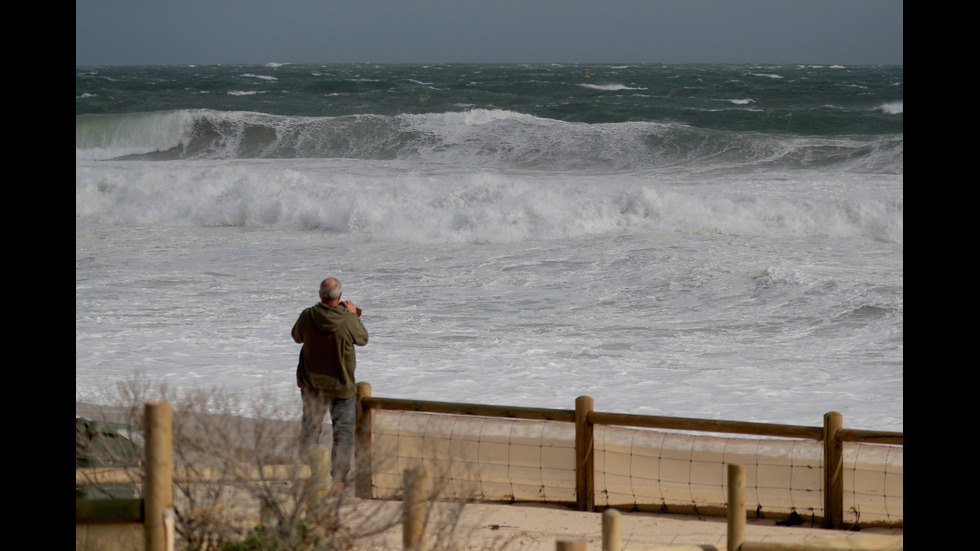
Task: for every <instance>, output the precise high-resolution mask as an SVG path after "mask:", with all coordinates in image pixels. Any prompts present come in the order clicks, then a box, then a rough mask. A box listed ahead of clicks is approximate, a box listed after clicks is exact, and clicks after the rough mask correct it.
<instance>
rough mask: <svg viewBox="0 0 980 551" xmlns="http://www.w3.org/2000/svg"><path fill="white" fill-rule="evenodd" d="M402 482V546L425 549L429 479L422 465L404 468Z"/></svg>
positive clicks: (415, 550) (414, 550)
mask: <svg viewBox="0 0 980 551" xmlns="http://www.w3.org/2000/svg"><path fill="white" fill-rule="evenodd" d="M403 476H404V479H403V482H402V487H403V492H404V497H403V498H402V500H403V501H402V548H403V549H404V550H405V551H425V548H426V537H425V524H426V517H427V516H428V514H429V496H428V493H429V488H428V486H429V480H428V476H427V475H426V473H425V469H423V468H422V467H416V468H414V469H406V470H405V472H404V475H403Z"/></svg>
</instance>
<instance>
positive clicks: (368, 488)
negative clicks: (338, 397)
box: [354, 383, 374, 499]
mask: <svg viewBox="0 0 980 551" xmlns="http://www.w3.org/2000/svg"><path fill="white" fill-rule="evenodd" d="M370 397H371V385H370V384H369V383H357V424H356V429H355V434H356V437H355V449H354V457H356V458H357V465H356V468H355V470H354V476H355V480H354V495H356V496H357V497H359V498H361V499H373V498H374V488H373V487H372V486H373V480H372V476H373V471H374V456H373V455H372V450H371V448H372V446H371V443H372V441H373V439H374V435H373V430H374V423H373V420H372V413H371V408H367V407H364V404H363V402H362V400H364V398H370Z"/></svg>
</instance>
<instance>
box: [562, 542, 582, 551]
mask: <svg viewBox="0 0 980 551" xmlns="http://www.w3.org/2000/svg"><path fill="white" fill-rule="evenodd" d="M555 549H556V550H557V551H586V549H587V547H586V545H585V540H558V541H557V542H555Z"/></svg>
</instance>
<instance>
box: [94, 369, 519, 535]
mask: <svg viewBox="0 0 980 551" xmlns="http://www.w3.org/2000/svg"><path fill="white" fill-rule="evenodd" d="M152 400H165V401H168V402H170V403H171V406H172V410H173V441H174V458H173V459H174V513H175V521H176V523H175V526H176V531H177V534H178V537H179V540H178V541H179V544H180V547H179V548H182V549H185V550H188V551H191V550H194V551H214V550H220V551H259V550H268V551H279V550H291V551H292V550H295V551H321V550H322V551H326V550H330V551H343V550H349V549H353V548H355V546H358V544H359V542H360V543H366V542H371V541H376V542H380V541H388V542H390V541H392V538H393V535H394V536H395V537H397V539H396V540H395V541H398V542H400V541H401V539H400V537H401V533H402V528H401V527H402V518H403V510H402V504H401V503H400V502H391V501H384V500H365V499H358V498H357V497H355V496H354V494H353V488H351V487H347V488H346V489H344V490H343V491H337V490H334V491H328V490H327V489H328V488H330V487H331V486H330V483H329V480H327V478H328V475H324V476H318V473H320V472H322V469H323V467H320V466H318V465H317V464H316V462H313V464H306V463H305V462H303V461H301V460H300V459H299V456H298V454H297V449H296V442H297V436H298V432H297V431H298V428H297V423H295V422H291V421H284V420H283V419H289V418H294V417H296V416H297V412H296V411H289V412H285V411H280V410H278V409H277V408H276V407H275V406H274V405H273V401H272V400H267V399H260V400H257V401H256V402H255V403H252V404H248V409H247V411H249V412H250V414H249V415H248V416H247V417H242V416H240V415H237V414H236V413H235V412H241V411H246V410H243V408H242V407H241V406H242V404H241V403H239V402H237V401H236V400H235V399H234V398H232V397H229V396H226V395H223V394H222V393H220V392H218V391H214V390H200V391H193V392H189V393H186V394H182V395H177V394H176V393H172V392H169V391H168V389H167V388H166V387H159V386H157V387H153V386H151V385H149V384H148V383H147V381H146V380H145V378H142V377H136V378H134V379H132V380H130V381H127V382H126V383H125V384H122V385H120V386H119V387H118V388H117V389H116V395H115V396H114V398H113V403H116V404H118V406H117V407H114V408H112V411H114V412H117V413H118V418H116V419H114V420H113V422H111V423H108V424H105V423H100V424H96V425H93V424H92V423H85V424H83V423H81V422H79V421H76V468H77V467H113V468H121V469H126V471H125V472H127V473H128V474H129V477H130V478H129V482H130V483H129V484H123V485H119V484H116V485H102V486H99V485H95V484H92V485H90V486H87V487H86V490H85V495H86V497H96V496H97V495H102V496H104V497H113V498H118V497H126V496H127V495H128V496H129V497H139V494H140V492H141V488H142V470H141V469H140V464H141V462H142V460H143V457H142V453H141V451H140V447H141V445H142V435H141V432H140V431H141V427H142V426H143V414H144V406H145V404H146V403H147V402H148V401H152ZM297 407H298V406H297ZM325 432H328V431H325ZM327 439H328V437H325V438H324V440H327ZM324 455H325V454H324ZM321 457H322V456H321ZM379 460H383V457H382V458H378V457H375V461H376V462H377V461H379ZM355 464H356V461H355ZM353 479H356V473H352V480H353ZM426 480H427V484H426V488H427V490H426V493H425V496H426V497H425V500H426V501H427V503H428V504H429V506H427V507H424V512H425V514H424V518H422V519H421V522H422V523H423V525H424V527H425V528H424V532H425V533H426V534H427V538H426V547H427V549H432V550H434V551H440V550H444V551H451V550H455V549H464V548H465V549H475V548H474V547H473V546H472V545H471V544H469V545H463V544H457V542H462V541H466V540H468V539H469V538H467V537H465V535H464V534H463V533H462V532H463V531H465V530H466V529H467V528H465V527H464V526H462V525H461V523H460V519H461V518H462V513H463V510H464V508H465V507H466V505H467V503H468V502H469V500H459V499H455V500H449V499H444V498H443V496H444V495H448V494H446V493H444V492H443V489H444V488H445V487H446V485H447V481H446V480H445V478H444V477H442V476H440V475H439V473H431V474H428V475H427V476H426ZM76 489H77V488H76ZM77 494H78V492H76V495H77ZM505 543H506V542H499V541H498V542H485V543H484V544H481V546H480V547H479V548H480V549H491V548H497V547H500V548H502V547H503V546H504V545H505Z"/></svg>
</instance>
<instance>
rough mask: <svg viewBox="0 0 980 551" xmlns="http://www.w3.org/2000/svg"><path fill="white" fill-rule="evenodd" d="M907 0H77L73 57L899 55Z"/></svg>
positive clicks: (746, 58)
mask: <svg viewBox="0 0 980 551" xmlns="http://www.w3.org/2000/svg"><path fill="white" fill-rule="evenodd" d="M903 17H904V14H903V2H902V0H492V1H486V0H278V1H275V0H156V1H143V0H137V1H133V0H76V2H75V65H76V66H79V65H184V64H201V65H206V64H239V63H242V64H251V63H258V64H262V63H270V62H283V63H352V62H371V63H441V62H485V63H498V62H499V63H643V62H648V63H806V64H844V65H865V64H887V65H903V64H904V53H903Z"/></svg>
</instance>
